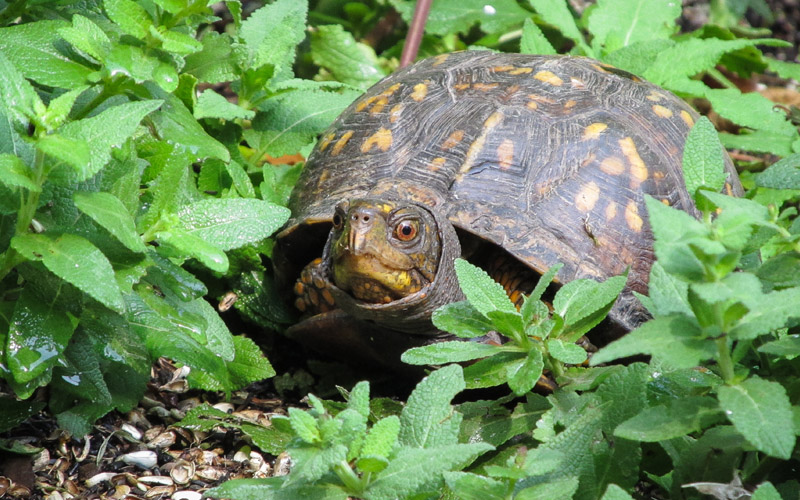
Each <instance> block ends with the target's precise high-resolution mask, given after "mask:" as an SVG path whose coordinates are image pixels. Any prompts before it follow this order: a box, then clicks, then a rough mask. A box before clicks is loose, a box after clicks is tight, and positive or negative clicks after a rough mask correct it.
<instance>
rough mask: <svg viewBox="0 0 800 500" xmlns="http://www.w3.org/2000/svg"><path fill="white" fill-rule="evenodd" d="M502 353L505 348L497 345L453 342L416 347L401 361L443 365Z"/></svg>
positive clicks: (461, 341)
mask: <svg viewBox="0 0 800 500" xmlns="http://www.w3.org/2000/svg"><path fill="white" fill-rule="evenodd" d="M502 351H503V348H502V347H500V346H496V345H491V344H481V343H478V342H465V341H463V340H453V341H449V342H436V343H434V344H430V345H426V346H422V347H414V348H412V349H409V350H407V351H406V352H404V353H403V356H402V357H401V358H400V359H401V360H402V361H403V362H404V363H408V364H410V365H441V364H445V363H460V362H462V361H471V360H473V359H478V358H485V357H487V356H491V355H493V354H497V353H498V352H502Z"/></svg>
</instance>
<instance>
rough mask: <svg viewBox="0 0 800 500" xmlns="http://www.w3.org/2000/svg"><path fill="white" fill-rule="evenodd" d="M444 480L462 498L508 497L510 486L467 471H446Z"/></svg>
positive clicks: (478, 499)
mask: <svg viewBox="0 0 800 500" xmlns="http://www.w3.org/2000/svg"><path fill="white" fill-rule="evenodd" d="M444 480H445V482H446V483H447V487H448V488H450V489H451V490H452V491H453V493H455V494H456V495H457V497H458V498H460V499H462V500H494V499H501V498H507V494H508V490H509V487H508V486H506V484H505V483H503V482H501V481H498V480H496V479H492V478H489V477H483V476H479V475H477V474H471V473H467V472H445V473H444Z"/></svg>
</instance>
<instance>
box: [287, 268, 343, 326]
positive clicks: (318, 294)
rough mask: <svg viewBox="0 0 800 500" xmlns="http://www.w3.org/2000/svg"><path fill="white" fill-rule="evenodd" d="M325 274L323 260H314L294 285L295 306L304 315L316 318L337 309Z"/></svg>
mask: <svg viewBox="0 0 800 500" xmlns="http://www.w3.org/2000/svg"><path fill="white" fill-rule="evenodd" d="M323 272H324V271H323V265H322V259H320V258H317V259H314V260H312V261H311V262H310V263H308V265H306V267H304V268H303V271H302V272H301V273H300V277H299V278H298V279H297V281H296V282H295V284H294V288H293V290H294V294H295V297H296V298H295V300H294V306H295V307H296V308H297V310H298V311H300V312H301V313H303V314H304V315H307V316H314V315H317V314H322V313H326V312H329V311H332V310H334V309H336V302H335V301H334V300H333V295H331V291H330V290H328V287H327V286H326V280H325V279H324V278H323V274H322V273H323Z"/></svg>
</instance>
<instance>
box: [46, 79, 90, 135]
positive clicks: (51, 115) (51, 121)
mask: <svg viewBox="0 0 800 500" xmlns="http://www.w3.org/2000/svg"><path fill="white" fill-rule="evenodd" d="M88 88H89V86H88V85H81V86H80V87H78V88H75V89H72V90H70V91H69V92H64V93H63V94H61V95H60V96H58V97H56V98H55V99H51V100H50V103H49V104H48V105H47V111H46V112H45V114H44V116H43V117H42V119H43V121H44V122H45V124H46V126H47V127H48V129H50V130H52V129H56V128H58V127H60V126H61V125H62V124H63V123H64V122H65V121H66V120H67V117H68V116H69V112H70V110H72V106H73V104H75V100H76V99H77V98H78V97H79V96H80V95H81V94H82V93H83V92H84V91H85V90H86V89H88Z"/></svg>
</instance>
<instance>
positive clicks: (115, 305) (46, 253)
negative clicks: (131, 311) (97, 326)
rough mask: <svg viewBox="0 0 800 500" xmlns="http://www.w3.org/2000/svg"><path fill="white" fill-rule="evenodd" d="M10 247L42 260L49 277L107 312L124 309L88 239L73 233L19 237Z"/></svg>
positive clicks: (104, 262) (106, 266) (102, 260)
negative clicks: (52, 277)
mask: <svg viewBox="0 0 800 500" xmlns="http://www.w3.org/2000/svg"><path fill="white" fill-rule="evenodd" d="M11 246H12V247H13V248H14V249H15V250H16V251H17V252H19V253H20V254H21V255H23V256H24V257H25V258H26V259H28V260H40V261H42V263H43V264H44V265H45V267H47V269H49V270H50V271H51V272H52V273H53V274H55V275H56V276H59V277H60V278H62V279H64V280H65V281H68V282H70V283H72V284H73V285H75V286H76V287H78V288H79V289H80V290H82V291H83V292H85V293H87V294H88V295H90V296H92V297H93V298H95V299H97V300H98V301H99V302H101V303H102V304H104V305H105V306H106V307H108V308H109V309H112V310H114V311H117V312H123V311H124V310H125V303H124V302H123V301H122V293H121V292H120V289H119V286H118V285H117V281H116V280H115V279H114V270H113V269H112V268H111V263H110V262H109V261H108V258H106V256H105V255H103V253H102V252H101V251H100V250H98V249H97V247H95V246H94V245H92V244H91V243H90V242H89V241H88V240H86V239H84V238H82V237H80V236H77V235H74V234H61V235H57V236H51V235H48V234H20V235H17V236H15V237H14V238H13V239H12V240H11Z"/></svg>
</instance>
